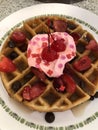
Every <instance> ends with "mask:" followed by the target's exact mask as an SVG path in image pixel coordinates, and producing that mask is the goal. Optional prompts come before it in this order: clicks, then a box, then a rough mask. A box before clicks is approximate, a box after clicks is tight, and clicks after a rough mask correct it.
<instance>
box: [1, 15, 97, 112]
mask: <svg viewBox="0 0 98 130" xmlns="http://www.w3.org/2000/svg"><path fill="white" fill-rule="evenodd" d="M49 19H51V21H53V20H54V19H63V20H65V22H67V32H68V33H70V34H71V33H73V32H76V33H79V35H81V37H80V39H79V40H78V44H77V56H76V57H75V59H74V60H72V61H71V62H70V63H68V69H69V73H71V71H72V73H73V79H74V80H75V82H76V84H77V85H76V91H75V92H74V93H73V94H71V93H67V92H66V93H60V92H57V91H56V90H55V88H54V87H53V84H52V79H50V78H48V77H47V78H46V80H45V81H44V82H45V84H46V85H47V87H46V90H45V92H44V93H42V94H41V95H40V96H39V97H37V98H36V99H34V100H32V101H26V100H23V97H22V95H21V93H22V90H23V88H24V87H25V86H26V85H30V86H32V84H33V83H34V82H36V81H38V80H39V79H38V77H37V76H35V75H34V74H33V73H32V72H31V68H30V67H29V66H28V63H27V57H26V50H27V44H28V40H29V39H31V38H32V37H33V36H34V35H36V34H39V33H47V32H48V31H49V30H50V31H51V32H54V30H53V28H52V27H49V26H48V25H47V20H49ZM21 30H22V31H23V32H25V34H26V36H27V41H26V43H25V44H24V46H23V48H19V47H17V46H16V47H14V48H10V47H9V46H8V42H9V40H10V35H9V36H8V38H7V40H6V42H5V43H4V46H3V48H2V51H1V55H5V56H7V57H9V58H10V55H11V54H12V53H15V57H14V58H13V59H12V60H13V62H14V63H15V64H16V66H17V70H16V71H14V72H13V73H3V72H1V78H2V81H3V83H4V87H5V88H6V90H7V92H8V94H9V95H10V96H11V97H12V98H14V99H16V100H18V101H19V102H22V103H23V104H25V105H26V106H28V107H29V108H31V109H32V110H37V111H44V112H46V111H47V112H50V111H64V110H68V109H71V108H73V107H74V106H77V105H79V104H81V103H83V102H85V101H87V100H88V99H89V98H90V96H91V95H94V94H95V93H96V91H97V89H98V60H97V59H98V53H95V52H93V53H92V52H90V51H88V50H86V49H85V46H86V44H87V42H88V41H90V40H91V39H94V37H93V36H92V35H91V34H90V33H89V32H87V31H86V30H83V29H82V27H81V26H80V25H79V24H78V23H76V22H75V21H73V20H70V19H67V18H65V17H60V16H41V17H38V18H34V19H33V18H32V19H29V20H26V21H24V24H23V26H22V28H21ZM84 55H88V56H89V57H90V58H91V60H92V64H91V68H90V69H88V70H87V71H85V72H83V73H81V72H78V71H76V70H75V69H74V68H73V66H72V64H73V62H74V61H76V60H77V59H79V58H80V57H82V56H84ZM70 70H71V71H70ZM29 75H30V76H29ZM16 81H19V82H20V83H21V88H20V89H19V90H17V91H16V92H14V91H13V89H12V85H13V84H14V83H15V82H16ZM93 81H94V82H93Z"/></svg>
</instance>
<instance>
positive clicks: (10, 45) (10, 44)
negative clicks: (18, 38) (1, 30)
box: [8, 40, 15, 48]
mask: <svg viewBox="0 0 98 130" xmlns="http://www.w3.org/2000/svg"><path fill="white" fill-rule="evenodd" d="M8 46H9V47H10V48H14V47H15V43H14V42H13V41H11V40H10V41H9V42H8Z"/></svg>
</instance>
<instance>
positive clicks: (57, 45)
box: [51, 39, 66, 52]
mask: <svg viewBox="0 0 98 130" xmlns="http://www.w3.org/2000/svg"><path fill="white" fill-rule="evenodd" d="M51 48H52V49H53V50H55V51H56V52H62V51H65V49H66V45H65V43H64V39H58V40H55V41H54V42H53V43H52V45H51Z"/></svg>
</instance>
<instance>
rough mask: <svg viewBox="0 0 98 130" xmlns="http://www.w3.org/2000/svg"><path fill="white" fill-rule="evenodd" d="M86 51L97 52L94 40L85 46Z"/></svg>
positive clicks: (97, 46) (97, 45) (97, 48)
mask: <svg viewBox="0 0 98 130" xmlns="http://www.w3.org/2000/svg"><path fill="white" fill-rule="evenodd" d="M86 49H87V50H92V51H98V44H97V42H96V41H95V40H90V42H89V43H88V45H87V46H86Z"/></svg>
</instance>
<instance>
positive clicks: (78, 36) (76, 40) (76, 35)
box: [70, 32, 80, 44]
mask: <svg viewBox="0 0 98 130" xmlns="http://www.w3.org/2000/svg"><path fill="white" fill-rule="evenodd" d="M70 35H71V36H72V37H73V39H74V41H75V44H77V42H78V40H79V39H80V35H79V34H78V33H75V32H74V33H71V34H70Z"/></svg>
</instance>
